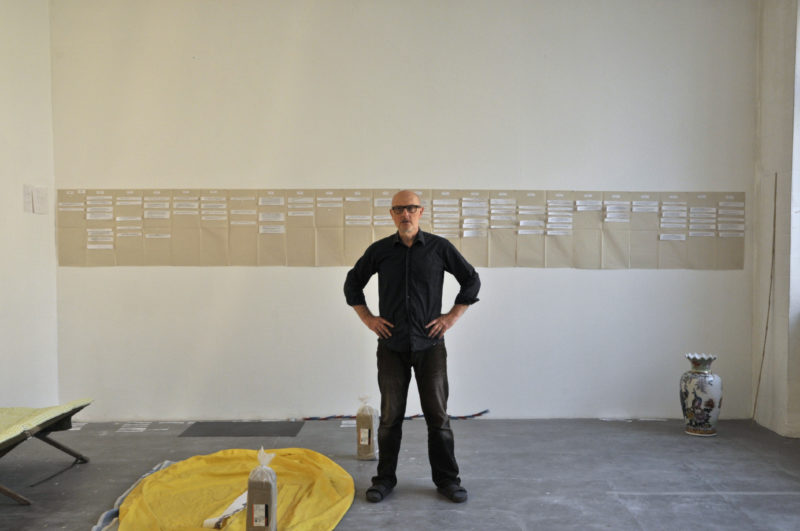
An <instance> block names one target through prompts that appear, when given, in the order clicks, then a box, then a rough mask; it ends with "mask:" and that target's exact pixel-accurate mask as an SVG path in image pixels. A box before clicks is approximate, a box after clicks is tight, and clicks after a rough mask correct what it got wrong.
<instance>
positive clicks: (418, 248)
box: [344, 190, 481, 503]
mask: <svg viewBox="0 0 800 531" xmlns="http://www.w3.org/2000/svg"><path fill="white" fill-rule="evenodd" d="M423 210H424V208H423V206H422V204H421V201H420V198H419V196H418V195H417V194H415V193H414V192H412V191H410V190H403V191H402V192H398V193H397V194H395V196H394V197H393V198H392V207H391V209H390V213H391V215H392V220H394V223H395V225H396V226H397V232H396V233H395V234H392V235H391V236H389V237H387V238H383V239H382V240H378V241H376V242H374V243H373V244H372V245H370V246H369V247H368V248H367V250H366V251H365V252H364V256H362V257H361V258H360V259H359V260H358V262H356V264H355V266H354V267H353V269H351V270H350V271H349V272H348V273H347V279H346V280H345V284H344V293H345V298H346V299H347V304H349V305H350V306H352V307H353V309H354V310H355V311H356V313H357V314H358V316H359V317H360V318H361V321H362V322H363V323H364V324H365V325H366V327H367V328H369V329H370V330H372V331H373V332H374V333H375V334H376V335H377V336H378V352H377V358H378V387H379V388H380V391H381V420H380V426H379V428H378V472H377V475H376V476H374V477H373V478H372V486H370V487H369V488H368V489H367V492H366V498H367V500H369V501H371V502H380V501H383V499H384V498H386V496H388V495H389V493H390V492H391V491H392V489H394V487H395V485H396V484H397V475H396V469H397V457H398V454H399V453H400V440H401V438H402V429H403V418H404V416H405V411H406V399H407V397H408V386H409V383H410V382H411V371H412V370H413V371H414V377H415V378H416V381H417V388H418V390H419V398H420V404H421V406H422V413H423V415H424V416H425V422H426V424H427V426H428V459H429V460H430V465H431V475H432V477H433V482H434V484H435V485H436V487H437V490H438V491H439V493H441V494H442V495H443V496H445V497H446V498H448V499H449V500H451V501H453V502H456V503H461V502H465V501H466V500H467V490H466V489H465V488H464V487H463V486H462V485H461V479H460V478H459V475H458V474H459V470H458V464H457V463H456V457H455V444H454V441H453V431H452V430H451V428H450V417H449V416H448V414H447V398H448V381H447V350H446V349H445V344H444V335H445V332H447V331H448V330H449V329H450V328H452V327H453V325H454V324H456V321H458V319H459V318H460V317H461V316H462V315H463V314H464V312H465V311H466V310H467V308H468V307H469V305H471V304H473V303H475V302H478V291H479V290H480V286H481V282H480V278H479V277H478V273H477V272H476V271H475V268H474V267H472V266H471V265H470V264H469V263H468V262H467V261H466V260H465V259H464V257H463V256H462V255H461V253H459V252H458V250H457V249H456V248H455V246H453V244H452V243H450V241H448V240H447V239H445V238H442V237H440V236H436V235H435V234H430V233H428V232H424V231H422V230H420V228H419V220H420V218H421V217H422V212H423ZM445 271H446V272H448V273H450V274H451V275H453V276H454V277H455V279H456V280H457V281H458V283H459V285H460V286H461V289H460V290H459V292H458V295H456V298H455V304H454V305H453V307H452V309H451V310H450V311H449V312H447V313H444V314H443V313H442V286H443V283H444V273H445ZM375 273H377V274H378V305H379V312H378V315H374V314H373V313H372V312H371V311H370V309H369V308H368V307H367V304H366V299H365V297H364V286H366V285H367V282H369V279H370V278H371V277H372V275H374V274H375Z"/></svg>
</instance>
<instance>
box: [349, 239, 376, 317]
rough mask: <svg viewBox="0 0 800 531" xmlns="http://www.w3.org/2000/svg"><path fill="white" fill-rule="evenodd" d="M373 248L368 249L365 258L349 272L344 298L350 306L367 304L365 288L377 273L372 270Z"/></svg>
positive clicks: (359, 260)
mask: <svg viewBox="0 0 800 531" xmlns="http://www.w3.org/2000/svg"><path fill="white" fill-rule="evenodd" d="M371 250H372V247H369V248H367V251H366V252H365V253H364V256H362V257H361V258H359V259H358V262H356V265H355V266H353V269H351V270H350V271H348V272H347V277H346V278H345V280H344V298H345V300H346V301H347V304H348V305H350V306H359V305H361V304H366V303H367V299H366V298H365V297H364V286H366V285H367V282H369V279H370V277H372V275H373V274H374V273H375V271H373V268H372V265H371V264H372V259H371V252H370V251H371Z"/></svg>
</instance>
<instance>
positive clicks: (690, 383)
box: [680, 354, 722, 436]
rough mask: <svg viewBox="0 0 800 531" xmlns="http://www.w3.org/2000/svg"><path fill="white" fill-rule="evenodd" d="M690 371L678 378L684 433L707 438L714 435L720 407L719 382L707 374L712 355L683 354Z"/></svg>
mask: <svg viewBox="0 0 800 531" xmlns="http://www.w3.org/2000/svg"><path fill="white" fill-rule="evenodd" d="M686 358H687V359H688V360H689V361H690V362H691V364H692V369H691V370H689V371H686V372H685V373H683V376H681V389H680V398H681V408H682V409H683V419H684V420H685V422H686V428H685V429H686V433H688V434H690V435H701V436H711V435H716V434H717V420H718V419H719V410H720V408H721V407H722V378H720V377H719V375H717V374H714V373H712V372H711V362H713V361H714V360H715V359H717V357H716V356H714V355H712V354H686Z"/></svg>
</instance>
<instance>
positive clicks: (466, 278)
mask: <svg viewBox="0 0 800 531" xmlns="http://www.w3.org/2000/svg"><path fill="white" fill-rule="evenodd" d="M448 244H449V245H448V248H447V251H446V260H445V264H446V271H448V272H449V273H450V274H451V275H453V276H454V277H455V278H456V280H457V281H458V284H459V286H461V289H460V290H458V294H457V295H456V300H455V303H456V304H466V305H470V304H475V303H476V302H478V301H479V300H480V299H479V298H478V292H479V291H480V290H481V278H480V276H479V275H478V272H477V271H475V268H474V267H472V264H470V263H469V262H467V260H466V259H465V258H464V256H463V255H462V254H461V253H459V252H458V249H456V248H455V246H453V245H452V244H451V243H450V242H448Z"/></svg>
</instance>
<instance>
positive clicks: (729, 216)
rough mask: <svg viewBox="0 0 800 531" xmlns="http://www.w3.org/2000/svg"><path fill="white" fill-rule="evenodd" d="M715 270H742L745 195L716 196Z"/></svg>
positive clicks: (728, 194) (727, 194)
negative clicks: (716, 235) (716, 234)
mask: <svg viewBox="0 0 800 531" xmlns="http://www.w3.org/2000/svg"><path fill="white" fill-rule="evenodd" d="M717 199H718V202H717V223H718V227H717V228H718V237H717V269H742V268H743V267H744V243H745V229H746V221H745V194H744V192H738V193H720V194H717Z"/></svg>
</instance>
